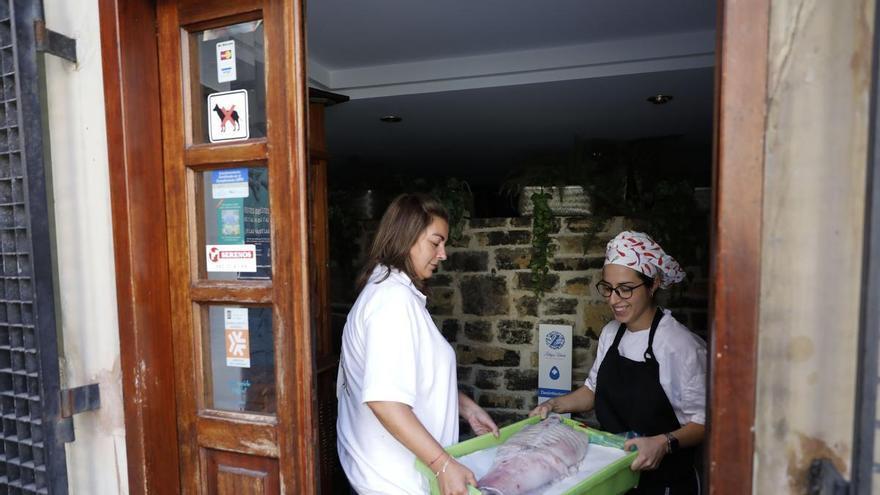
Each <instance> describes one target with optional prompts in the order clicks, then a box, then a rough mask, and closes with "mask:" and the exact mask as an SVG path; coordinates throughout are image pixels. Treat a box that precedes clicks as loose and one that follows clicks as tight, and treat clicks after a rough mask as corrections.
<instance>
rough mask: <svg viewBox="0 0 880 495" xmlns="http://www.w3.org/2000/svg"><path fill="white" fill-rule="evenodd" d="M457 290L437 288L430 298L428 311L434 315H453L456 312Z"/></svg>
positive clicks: (433, 290) (432, 291)
mask: <svg viewBox="0 0 880 495" xmlns="http://www.w3.org/2000/svg"><path fill="white" fill-rule="evenodd" d="M454 297H455V289H448V288H436V289H432V290H431V295H430V296H429V297H428V311H429V312H430V313H431V314H434V315H451V314H452V313H453V312H454V311H455V300H454Z"/></svg>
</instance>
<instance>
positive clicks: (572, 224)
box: [565, 217, 604, 234]
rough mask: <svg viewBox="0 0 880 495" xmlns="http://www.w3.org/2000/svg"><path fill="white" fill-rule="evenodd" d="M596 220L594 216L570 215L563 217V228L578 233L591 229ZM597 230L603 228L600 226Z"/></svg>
mask: <svg viewBox="0 0 880 495" xmlns="http://www.w3.org/2000/svg"><path fill="white" fill-rule="evenodd" d="M596 222H597V220H596V219H595V218H589V217H572V218H566V219H565V228H567V229H568V231H569V232H575V233H578V234H582V233H584V232H587V231H588V230H590V229H592V228H593V227H594V226H595V225H596ZM598 230H599V231H602V230H604V229H603V228H602V227H600V228H599V229H598Z"/></svg>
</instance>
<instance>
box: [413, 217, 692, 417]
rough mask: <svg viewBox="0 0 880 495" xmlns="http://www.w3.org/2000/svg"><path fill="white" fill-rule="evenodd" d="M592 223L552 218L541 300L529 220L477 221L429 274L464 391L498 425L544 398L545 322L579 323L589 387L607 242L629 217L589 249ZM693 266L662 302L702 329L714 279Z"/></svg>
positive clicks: (432, 304)
mask: <svg viewBox="0 0 880 495" xmlns="http://www.w3.org/2000/svg"><path fill="white" fill-rule="evenodd" d="M590 221H591V220H590V219H589V218H575V217H568V218H566V217H560V218H556V219H555V229H554V230H555V233H554V234H553V236H552V237H553V241H554V244H555V245H556V253H555V257H554V258H553V261H552V265H551V266H552V271H551V272H550V274H549V278H550V288H549V289H548V290H547V291H546V293H545V295H544V297H543V299H542V300H541V301H540V302H539V301H538V299H537V298H536V296H535V295H534V294H533V292H532V281H531V271H530V270H529V268H528V264H529V259H530V250H531V218H530V217H518V218H489V219H473V220H471V221H470V222H469V224H468V225H467V226H466V228H465V229H464V236H463V238H462V240H461V241H460V242H458V243H457V245H456V246H454V247H449V248H448V259H447V260H446V261H445V262H444V263H443V264H442V265H441V269H440V271H439V272H438V273H437V274H435V275H434V277H433V278H432V279H431V284H430V285H431V290H432V292H431V294H430V296H429V298H428V307H429V310H430V311H431V314H432V315H433V316H434V319H435V320H436V322H437V326H438V327H439V328H440V329H441V330H442V332H443V334H444V335H445V336H446V338H447V339H448V340H449V341H450V342H452V343H453V346H454V347H455V349H456V354H457V356H458V365H459V384H460V387H461V388H462V389H463V390H465V391H466V392H467V393H469V394H470V395H471V396H472V397H473V398H474V399H475V400H476V401H477V403H479V404H480V405H481V406H483V407H484V408H486V409H487V410H488V411H489V412H490V413H491V414H492V415H493V417H495V418H496V420H497V421H498V422H499V423H509V422H512V421H516V420H519V419H522V418H523V417H524V416H525V415H526V414H527V413H528V411H529V410H530V409H531V408H532V407H534V406H535V405H536V404H537V396H536V388H537V382H538V353H537V349H538V342H537V335H538V325H539V324H541V323H555V324H564V325H571V326H572V327H573V340H574V342H573V344H574V356H573V363H572V384H573V385H574V386H577V385H579V384H581V383H583V381H584V379H585V378H586V376H587V374H588V373H589V370H590V368H591V366H592V365H593V361H594V360H595V356H596V343H597V341H598V335H599V333H600V332H601V330H602V327H603V326H604V325H605V324H606V323H607V322H608V321H610V320H611V318H612V316H611V311H610V309H609V308H608V306H607V304H606V303H605V300H604V299H603V298H601V297H600V296H598V295H597V294H596V292H595V290H594V289H593V286H594V285H595V283H596V282H598V281H599V279H600V278H601V276H602V275H601V268H602V265H603V261H604V247H605V244H606V243H607V241H608V240H609V239H610V238H611V237H613V236H614V235H616V234H617V233H618V232H620V231H621V230H623V229H625V224H626V222H625V221H624V219H622V218H617V219H614V220H612V221H611V222H609V223H608V224H607V225H605V228H604V229H603V232H602V233H601V234H600V235H599V236H598V238H597V239H596V241H595V242H594V243H593V245H592V246H589V247H588V248H587V249H586V252H585V250H584V246H583V238H584V232H586V230H587V229H588V227H589V226H590ZM688 271H689V273H691V274H693V275H696V280H694V281H693V282H692V283H690V284H689V285H688V287H687V288H686V289H685V290H684V291H680V292H678V293H675V294H672V295H669V294H667V295H666V300H665V301H661V302H665V303H666V305H667V306H669V307H671V308H673V313H674V314H675V315H676V317H677V318H678V319H679V320H680V321H682V323H684V324H686V325H692V326H691V328H693V329H694V330H695V331H697V333H702V334H703V335H705V329H706V306H707V284H706V283H705V280H701V279H703V278H704V274H703V273H700V272H701V270H698V269H690V270H688ZM670 296H671V297H670ZM586 419H587V420H588V421H589V420H591V418H586ZM465 432H466V430H463V433H465Z"/></svg>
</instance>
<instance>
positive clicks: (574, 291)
mask: <svg viewBox="0 0 880 495" xmlns="http://www.w3.org/2000/svg"><path fill="white" fill-rule="evenodd" d="M562 292H564V293H566V294H571V295H573V296H589V295H593V294H594V293H595V292H596V289H595V288H593V278H592V277H575V278H571V279H568V280H566V281H565V284H564V285H563V287H562Z"/></svg>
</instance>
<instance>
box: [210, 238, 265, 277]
mask: <svg viewBox="0 0 880 495" xmlns="http://www.w3.org/2000/svg"><path fill="white" fill-rule="evenodd" d="M205 252H206V259H207V263H206V265H207V266H206V269H207V270H208V271H209V272H246V273H250V272H255V271H257V250H256V246H254V245H253V244H208V245H207V246H205Z"/></svg>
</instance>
